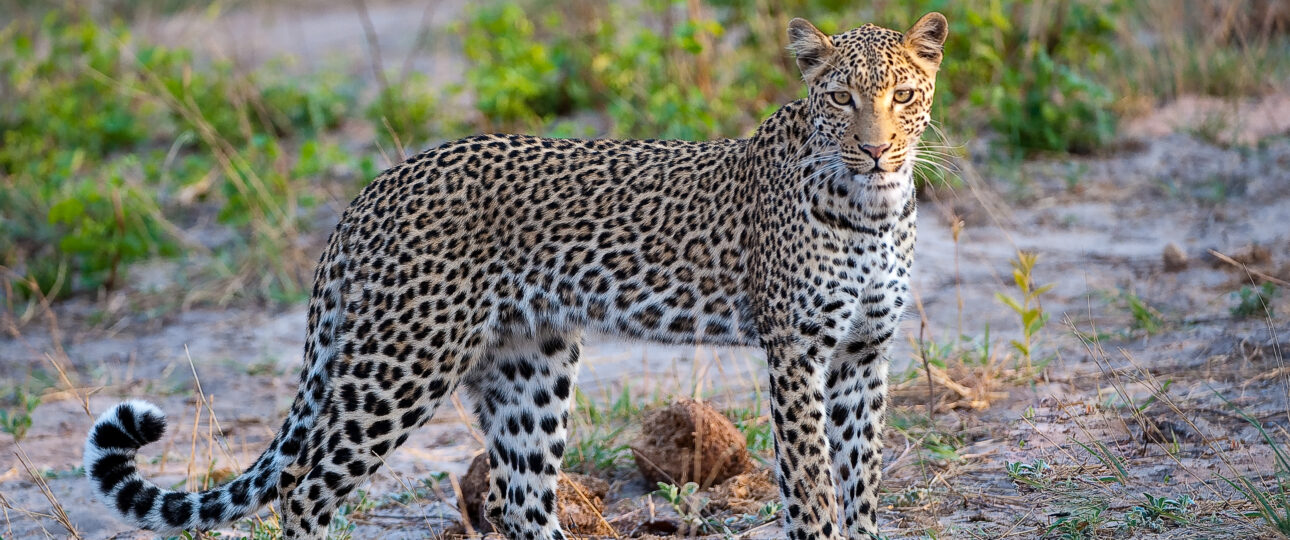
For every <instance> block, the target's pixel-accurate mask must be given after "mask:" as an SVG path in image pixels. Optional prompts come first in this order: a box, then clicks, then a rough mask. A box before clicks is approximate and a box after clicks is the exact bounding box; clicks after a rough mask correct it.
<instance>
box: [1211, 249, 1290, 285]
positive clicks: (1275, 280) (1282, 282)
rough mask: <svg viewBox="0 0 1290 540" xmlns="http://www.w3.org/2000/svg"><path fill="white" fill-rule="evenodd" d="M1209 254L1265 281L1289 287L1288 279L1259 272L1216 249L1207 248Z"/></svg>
mask: <svg viewBox="0 0 1290 540" xmlns="http://www.w3.org/2000/svg"><path fill="white" fill-rule="evenodd" d="M1209 254H1210V255H1213V256H1214V257H1216V258H1218V260H1220V261H1223V262H1225V263H1227V264H1230V265H1232V266H1235V267H1237V268H1240V269H1242V270H1244V271H1246V272H1248V273H1250V274H1253V275H1256V276H1259V277H1260V278H1263V279H1264V280H1266V281H1270V282H1272V283H1276V284H1277V285H1280V286H1282V287H1290V281H1286V280H1284V279H1280V278H1278V277H1276V276H1273V275H1271V274H1266V273H1263V272H1260V271H1258V270H1255V269H1253V268H1250V266H1249V265H1247V264H1245V263H1243V262H1241V261H1238V260H1236V259H1233V258H1231V257H1228V256H1227V255H1223V254H1222V253H1219V252H1217V251H1215V250H1212V249H1211V250H1209Z"/></svg>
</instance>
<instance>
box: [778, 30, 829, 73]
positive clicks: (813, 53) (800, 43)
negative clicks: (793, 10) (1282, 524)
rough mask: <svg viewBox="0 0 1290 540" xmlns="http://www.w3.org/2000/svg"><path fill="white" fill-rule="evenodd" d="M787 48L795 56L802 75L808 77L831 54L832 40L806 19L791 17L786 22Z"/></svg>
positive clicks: (826, 60)
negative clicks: (790, 19) (791, 18)
mask: <svg viewBox="0 0 1290 540" xmlns="http://www.w3.org/2000/svg"><path fill="white" fill-rule="evenodd" d="M788 50H789V51H791V52H792V53H793V55H794V56H796V57H797V67H798V69H800V70H802V76H803V77H806V78H808V79H809V78H811V77H812V76H814V75H815V73H816V72H817V71H818V70H819V68H820V67H821V66H824V65H825V64H827V63H828V60H829V57H830V56H832V55H833V40H831V39H829V36H826V35H824V32H821V31H820V30H819V29H818V28H816V27H815V25H813V24H811V23H809V22H807V20H806V19H800V18H799V19H793V20H792V21H789V23H788Z"/></svg>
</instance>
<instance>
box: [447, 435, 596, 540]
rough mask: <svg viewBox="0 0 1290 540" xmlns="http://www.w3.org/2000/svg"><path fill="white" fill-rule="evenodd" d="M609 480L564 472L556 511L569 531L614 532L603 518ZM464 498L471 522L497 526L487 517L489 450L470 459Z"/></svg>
mask: <svg viewBox="0 0 1290 540" xmlns="http://www.w3.org/2000/svg"><path fill="white" fill-rule="evenodd" d="M608 494H609V483H608V482H605V481H604V480H601V479H599V478H596V477H594V476H586V475H581V474H574V473H567V474H561V475H560V483H559V486H558V487H557V488H556V513H557V515H558V516H559V518H560V525H561V527H562V528H563V529H564V531H565V532H567V533H572V534H579V535H591V536H612V535H613V534H614V531H613V530H612V529H610V528H609V525H608V524H607V523H605V521H604V520H603V519H602V518H601V516H602V515H603V513H604V511H605V503H604V500H605V497H606V496H607V495H608ZM461 498H462V500H463V501H464V504H463V506H464V507H465V508H464V511H465V512H466V515H467V517H469V519H470V522H471V525H473V526H474V527H475V530H476V531H479V532H482V533H487V532H491V531H493V526H492V524H490V523H489V522H488V520H487V519H485V518H484V501H485V500H486V499H487V498H488V454H487V453H480V454H479V455H478V456H475V459H474V461H471V462H470V468H469V469H468V470H467V471H466V475H465V476H463V477H462V478H461Z"/></svg>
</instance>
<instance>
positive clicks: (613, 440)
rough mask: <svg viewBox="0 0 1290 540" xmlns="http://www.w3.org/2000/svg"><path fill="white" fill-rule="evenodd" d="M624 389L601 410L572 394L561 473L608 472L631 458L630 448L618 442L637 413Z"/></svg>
mask: <svg viewBox="0 0 1290 540" xmlns="http://www.w3.org/2000/svg"><path fill="white" fill-rule="evenodd" d="M634 403H635V402H634V401H633V400H632V397H631V391H630V389H628V388H627V387H626V386H624V388H623V392H622V393H621V394H620V395H619V396H618V398H617V399H616V400H614V402H613V403H612V404H611V405H610V407H609V408H607V409H605V408H602V407H601V406H599V405H597V404H596V402H595V401H593V400H592V399H590V398H589V397H587V395H586V394H584V393H583V392H582V390H579V389H575V390H574V409H575V410H574V414H573V421H572V422H570V430H569V431H570V434H569V443H568V448H567V450H565V453H564V463H563V468H564V470H568V471H578V472H582V473H587V474H590V473H594V472H597V471H612V470H614V469H617V468H618V467H619V466H620V465H621V464H622V463H623V462H624V461H625V460H627V459H628V458H629V457H630V455H631V448H630V447H629V445H627V444H626V443H623V442H620V441H619V440H618V439H619V437H620V436H621V435H622V434H623V432H624V431H626V429H627V425H628V422H629V420H630V419H631V418H632V415H634V414H636V413H638V412H639V409H638V408H637V407H636V406H635V405H634Z"/></svg>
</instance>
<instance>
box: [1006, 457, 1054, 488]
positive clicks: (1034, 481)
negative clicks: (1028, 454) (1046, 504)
mask: <svg viewBox="0 0 1290 540" xmlns="http://www.w3.org/2000/svg"><path fill="white" fill-rule="evenodd" d="M1004 468H1005V469H1007V471H1008V476H1009V477H1010V478H1012V481H1013V482H1016V483H1018V484H1025V485H1028V486H1030V487H1032V488H1038V487H1041V486H1042V484H1043V482H1042V481H1043V480H1044V479H1045V475H1047V474H1048V473H1049V472H1051V471H1052V470H1053V467H1052V466H1051V465H1049V464H1048V462H1046V461H1044V460H1042V459H1036V460H1034V461H1032V462H1030V463H1023V462H1020V461H1009V462H1008V463H1006V464H1005V465H1004Z"/></svg>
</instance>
